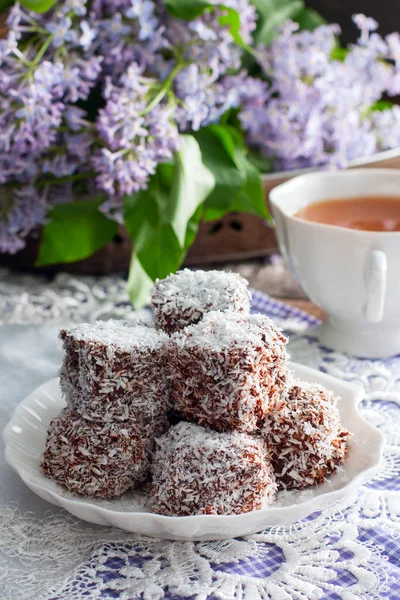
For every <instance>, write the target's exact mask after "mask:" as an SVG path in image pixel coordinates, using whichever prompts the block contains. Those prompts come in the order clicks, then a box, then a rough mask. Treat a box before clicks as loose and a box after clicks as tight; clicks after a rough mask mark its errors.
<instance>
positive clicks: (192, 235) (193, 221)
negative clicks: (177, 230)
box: [185, 204, 203, 251]
mask: <svg viewBox="0 0 400 600" xmlns="http://www.w3.org/2000/svg"><path fill="white" fill-rule="evenodd" d="M202 216H203V205H202V204H201V205H200V206H199V207H198V209H197V210H196V212H195V213H194V214H193V215H192V216H191V218H190V221H189V223H188V226H187V229H186V237H185V250H186V251H187V250H189V248H190V246H192V244H193V243H194V241H195V239H196V236H197V232H198V231H199V225H200V221H201V219H202Z"/></svg>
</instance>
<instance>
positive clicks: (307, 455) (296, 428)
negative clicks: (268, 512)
mask: <svg viewBox="0 0 400 600" xmlns="http://www.w3.org/2000/svg"><path fill="white" fill-rule="evenodd" d="M262 436H263V438H264V439H265V440H266V442H267V443H268V446H269V448H270V451H271V461H272V464H273V467H274V471H275V476H276V480H277V483H278V485H279V486H280V487H281V488H285V489H303V488H306V487H309V486H312V485H314V484H316V483H323V482H324V480H325V477H326V476H327V475H329V474H330V473H332V472H333V471H334V470H335V469H336V468H337V467H338V466H340V465H341V464H342V463H343V462H344V460H345V458H346V456H347V453H348V442H349V438H350V434H349V432H348V431H346V429H344V428H343V427H342V425H341V421H340V415H339V410H338V408H337V399H336V398H335V397H334V395H333V393H332V392H330V391H328V390H326V389H325V388H323V387H322V386H320V385H318V384H315V383H305V382H302V381H295V382H294V383H293V385H292V386H291V387H290V389H289V391H288V393H287V396H286V397H285V398H283V400H282V402H281V403H280V404H279V405H277V406H276V408H275V410H273V411H272V412H270V413H269V414H268V415H267V418H266V420H265V424H264V427H263V429H262Z"/></svg>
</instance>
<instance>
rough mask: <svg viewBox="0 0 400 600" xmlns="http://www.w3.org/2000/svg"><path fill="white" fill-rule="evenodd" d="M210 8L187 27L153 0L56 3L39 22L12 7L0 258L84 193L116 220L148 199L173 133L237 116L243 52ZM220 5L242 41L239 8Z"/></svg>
mask: <svg viewBox="0 0 400 600" xmlns="http://www.w3.org/2000/svg"><path fill="white" fill-rule="evenodd" d="M215 4H216V7H215V10H208V11H206V12H205V13H204V14H203V15H201V16H199V17H198V18H196V19H194V20H193V21H191V22H185V21H181V20H179V19H175V18H173V17H171V16H170V15H169V14H168V13H167V11H166V8H165V5H164V3H163V2H161V1H160V0H93V1H91V2H88V1H85V0H62V1H60V2H58V3H57V5H56V7H55V8H54V9H53V10H50V11H48V12H46V13H44V14H37V13H34V12H30V11H27V10H24V9H22V8H21V7H20V6H19V5H18V4H15V5H14V6H13V8H12V9H11V10H10V13H9V16H8V21H7V25H8V35H7V37H6V38H4V39H1V40H0V130H1V132H2V135H1V137H0V184H1V186H2V187H1V191H0V207H1V212H0V252H10V253H14V252H16V251H18V250H19V249H20V248H22V247H23V245H24V238H25V237H26V236H27V235H28V234H29V233H30V232H31V231H32V230H33V229H34V228H35V227H37V226H40V225H42V224H44V223H45V222H46V218H47V215H48V211H49V209H50V208H51V205H52V204H53V203H55V202H68V201H72V200H73V199H74V198H75V197H76V195H77V189H76V186H77V185H78V184H79V185H80V186H81V187H82V186H83V182H86V183H87V185H88V186H89V187H90V188H91V189H90V191H91V192H93V182H95V189H96V190H97V193H98V194H99V195H102V196H103V197H104V203H103V205H102V209H103V210H104V211H107V212H108V213H109V214H110V215H111V216H113V217H114V218H116V219H119V218H120V212H121V206H122V198H123V196H124V195H125V194H131V193H134V192H136V191H138V190H141V189H146V187H147V186H148V182H149V178H150V177H151V175H152V174H153V173H154V171H155V169H156V167H157V165H158V164H159V163H160V162H165V161H169V160H171V158H172V156H173V154H174V152H175V151H176V150H177V148H178V147H179V132H183V131H187V130H190V129H198V128H200V127H201V126H203V125H205V124H207V123H210V122H212V121H215V120H216V119H218V117H219V115H220V114H222V113H223V112H224V111H225V110H226V109H227V108H230V107H231V106H237V105H238V102H239V94H238V90H237V84H238V79H237V75H236V73H237V71H238V69H239V68H240V58H241V50H240V49H239V48H238V47H237V45H236V44H235V43H234V41H233V38H232V36H231V34H230V32H229V28H228V27H227V26H225V25H222V24H221V23H220V17H221V16H222V15H223V13H224V11H223V10H222V9H221V8H220V7H219V5H218V3H217V2H216V1H215ZM225 4H226V5H227V6H230V7H232V8H234V9H236V10H238V12H239V13H240V16H241V22H242V31H241V35H242V36H243V39H245V40H247V41H250V39H251V32H252V31H253V30H254V28H255V23H256V13H255V10H254V8H253V7H252V6H251V5H250V3H249V0H228V1H227V2H226V3H225ZM242 79H243V78H242ZM77 182H78V183H77ZM80 189H81V188H80Z"/></svg>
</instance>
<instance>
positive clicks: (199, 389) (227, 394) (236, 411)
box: [168, 311, 289, 432]
mask: <svg viewBox="0 0 400 600" xmlns="http://www.w3.org/2000/svg"><path fill="white" fill-rule="evenodd" d="M286 342H287V340H286V338H285V337H284V336H283V335H282V333H281V331H280V330H279V329H278V328H277V327H275V325H274V324H273V323H272V321H271V320H270V319H268V317H265V316H263V315H248V316H242V315H238V314H237V313H222V312H219V311H215V312H211V313H208V314H207V315H205V316H204V318H203V320H202V321H200V322H199V323H198V324H197V325H191V326H189V327H187V328H186V329H184V330H183V331H181V332H177V333H175V334H174V335H173V336H172V337H171V339H170V341H169V343H168V355H169V362H170V371H171V396H170V398H171V406H172V409H173V410H175V411H176V412H178V413H181V414H182V415H184V416H186V417H187V418H188V419H189V420H190V421H195V422H196V423H199V424H200V425H204V426H208V427H211V428H213V429H216V430H217V431H231V430H235V429H237V430H239V431H246V432H252V431H255V430H256V429H257V428H258V426H259V425H260V423H261V422H262V420H263V419H264V418H265V416H266V415H267V413H268V412H269V411H270V410H271V409H272V408H273V407H274V406H275V403H276V402H277V401H278V400H279V399H280V397H281V395H282V394H283V393H284V391H285V388H286V385H287V381H288V376H289V372H288V366H287V361H288V355H287V353H286V349H285V344H286Z"/></svg>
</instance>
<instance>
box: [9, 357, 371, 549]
mask: <svg viewBox="0 0 400 600" xmlns="http://www.w3.org/2000/svg"><path fill="white" fill-rule="evenodd" d="M291 368H292V371H293V372H294V374H295V376H296V377H299V378H300V379H303V380H305V381H315V382H318V383H320V384H322V385H324V386H325V387H327V388H329V389H331V390H332V391H333V392H334V393H335V395H338V396H340V397H341V400H340V401H339V409H340V414H341V418H342V422H343V425H344V426H345V427H346V428H347V429H349V430H350V431H351V432H352V433H353V438H352V442H351V448H350V453H349V457H348V459H347V460H346V463H345V464H344V466H343V469H341V470H340V471H338V472H337V473H335V474H334V475H331V476H330V477H329V478H328V481H327V482H326V483H324V484H322V485H318V486H314V487H312V488H309V489H307V490H304V491H302V492H280V493H279V494H278V497H277V499H276V501H275V502H274V504H273V505H272V506H271V507H269V508H266V509H263V510H258V511H253V512H250V513H245V514H242V515H226V516H224V515H222V516H219V515H218V516H217V515H196V516H191V517H165V516H162V515H157V514H153V513H151V512H149V509H148V508H146V498H145V496H144V494H143V493H142V492H137V491H131V492H127V493H126V494H124V495H123V496H122V497H121V498H117V499H114V500H111V501H110V500H95V499H92V498H87V497H79V496H74V495H73V494H71V493H70V492H68V491H67V490H66V489H65V488H63V487H61V486H59V485H57V484H56V483H55V482H54V481H52V480H50V479H48V478H47V477H45V476H44V475H43V473H42V472H41V470H40V468H39V458H40V455H41V453H42V452H43V450H44V447H45V440H46V430H47V427H48V425H49V423H50V421H51V419H52V418H54V417H55V416H56V415H57V414H58V413H59V412H60V410H61V409H62V408H63V406H64V401H63V400H62V398H61V394H60V390H59V386H58V379H53V380H52V381H48V382H47V383H45V384H43V385H42V386H40V387H39V388H37V389H36V390H35V391H34V392H32V394H30V395H29V396H28V397H27V398H26V399H25V400H23V402H21V404H19V406H18V407H17V409H16V411H15V413H14V416H13V417H12V419H11V420H10V422H9V423H8V425H7V426H6V428H5V430H4V440H5V455H6V460H7V462H8V463H9V464H10V465H11V467H12V468H13V469H15V471H17V473H18V474H19V476H20V477H21V479H22V480H23V481H24V482H25V483H26V485H27V486H28V487H29V488H30V489H31V490H33V491H34V492H35V493H36V494H37V495H38V496H40V497H41V498H44V500H47V501H48V502H51V503H52V504H56V505H58V506H61V507H63V508H65V509H66V510H68V511H69V512H70V513H72V514H73V515H75V516H77V517H79V518H80V519H84V520H85V521H89V522H91V523H98V524H100V525H114V526H116V527H120V528H121V529H125V530H127V531H132V532H136V533H141V534H145V535H150V536H153V537H158V538H163V539H177V540H215V539H224V538H231V537H238V536H243V535H247V534H250V533H255V532H257V531H262V530H263V529H265V528H267V527H270V526H274V525H287V524H290V523H293V522H295V521H297V520H299V519H302V518H304V517H306V516H308V515H309V514H311V513H313V512H314V511H317V510H322V509H324V508H326V507H327V506H330V505H331V504H333V503H335V502H337V501H339V500H340V499H342V498H343V497H345V496H346V495H347V494H348V493H349V492H350V491H351V490H353V489H354V488H355V487H357V486H358V485H360V484H361V483H364V482H365V481H366V480H367V479H369V478H371V477H372V475H373V474H374V473H375V472H376V471H377V468H378V466H379V464H380V461H381V458H382V449H383V436H382V434H381V433H380V432H379V431H378V430H377V429H376V428H375V427H373V426H372V425H370V424H369V423H368V422H367V421H365V419H364V418H363V417H362V416H361V414H360V413H359V412H358V409H357V405H358V403H359V402H360V400H361V398H362V390H361V388H359V387H357V386H355V385H352V384H349V383H345V382H343V381H340V380H338V379H335V378H334V377H331V376H329V375H325V374H324V373H321V372H319V371H315V370H314V369H310V368H309V367H304V366H302V365H298V364H295V363H292V365H291Z"/></svg>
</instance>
